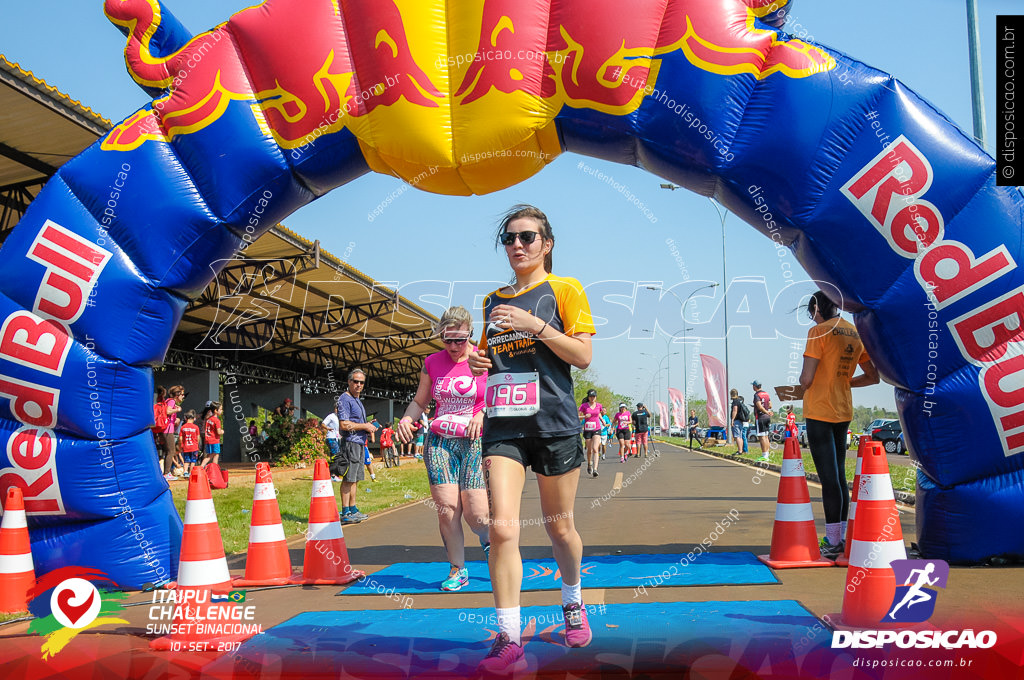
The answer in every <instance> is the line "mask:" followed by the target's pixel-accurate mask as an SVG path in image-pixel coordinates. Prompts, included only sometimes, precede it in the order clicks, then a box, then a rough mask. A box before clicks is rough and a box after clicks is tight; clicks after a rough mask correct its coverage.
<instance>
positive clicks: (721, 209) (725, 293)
mask: <svg viewBox="0 0 1024 680" xmlns="http://www.w3.org/2000/svg"><path fill="white" fill-rule="evenodd" d="M708 200H709V201H711V205H713V206H715V212H717V213H718V217H719V219H720V220H721V221H722V285H723V286H725V288H723V289H722V307H723V308H724V309H725V389H726V390H727V391H728V389H729V279H728V278H726V266H725V252H726V249H725V218H726V217H728V216H729V211H728V210H726V208H725V206H723V205H722V204H721V203H719V202H718V201H716V200H715V199H713V198H710V197H709V198H708Z"/></svg>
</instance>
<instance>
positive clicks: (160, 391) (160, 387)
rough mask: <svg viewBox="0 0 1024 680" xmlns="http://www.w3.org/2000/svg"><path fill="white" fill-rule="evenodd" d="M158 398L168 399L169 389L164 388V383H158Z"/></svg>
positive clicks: (161, 399) (158, 399)
mask: <svg viewBox="0 0 1024 680" xmlns="http://www.w3.org/2000/svg"><path fill="white" fill-rule="evenodd" d="M156 400H157V401H158V402H159V401H167V390H165V389H164V386H163V385H157V388H156Z"/></svg>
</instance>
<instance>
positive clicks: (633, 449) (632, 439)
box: [629, 437, 636, 456]
mask: <svg viewBox="0 0 1024 680" xmlns="http://www.w3.org/2000/svg"><path fill="white" fill-rule="evenodd" d="M629 455H631V456H635V455H636V437H630V438H629Z"/></svg>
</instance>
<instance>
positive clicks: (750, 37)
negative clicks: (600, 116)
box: [102, 0, 835, 193]
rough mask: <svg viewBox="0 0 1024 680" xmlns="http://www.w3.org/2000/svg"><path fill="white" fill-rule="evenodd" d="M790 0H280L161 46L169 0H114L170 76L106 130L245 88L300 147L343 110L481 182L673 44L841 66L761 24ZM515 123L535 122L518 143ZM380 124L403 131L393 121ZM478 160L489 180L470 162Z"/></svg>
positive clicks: (491, 184) (542, 156)
mask: <svg viewBox="0 0 1024 680" xmlns="http://www.w3.org/2000/svg"><path fill="white" fill-rule="evenodd" d="M789 4H790V3H789V0H775V1H774V2H769V1H768V0H669V2H668V6H667V7H666V6H665V5H664V0H642V1H638V2H635V3H632V4H630V5H629V8H628V11H624V7H623V4H622V2H621V0H588V1H587V2H586V3H584V2H583V1H582V0H563V1H562V2H559V3H551V5H550V6H545V7H543V8H542V9H537V8H536V7H534V6H530V5H528V4H527V3H521V2H510V1H509V0H484V2H483V3H479V4H478V3H466V4H460V5H458V6H456V7H453V8H452V9H451V12H450V16H449V17H448V21H449V23H450V24H451V25H453V26H459V27H462V26H476V27H479V33H478V35H476V37H475V38H474V37H472V34H469V35H467V34H466V32H465V31H464V30H461V31H453V32H451V34H450V35H449V30H450V29H449V27H448V26H446V25H444V24H439V23H438V22H437V21H436V19H435V17H434V16H433V14H431V12H430V8H429V7H424V6H423V3H416V2H413V1H411V0H377V1H375V2H372V3H360V4H358V5H352V6H347V7H346V8H345V9H344V11H343V9H342V6H341V4H340V2H339V0H301V1H300V0H270V1H268V2H266V3H264V4H263V5H260V6H257V7H252V8H249V9H246V10H244V11H242V12H239V13H238V14H236V15H235V16H234V17H232V18H231V20H230V21H228V22H226V23H224V24H222V25H220V26H217V27H216V28H214V29H212V30H210V31H207V32H205V33H202V34H199V35H197V36H195V37H194V38H192V39H191V40H189V41H188V43H187V44H185V45H184V46H182V47H181V48H180V49H178V50H177V51H175V52H173V53H172V54H169V55H167V56H155V55H154V53H153V46H152V44H151V43H152V41H153V37H154V35H155V34H156V32H157V31H158V30H159V27H160V24H161V21H162V17H161V11H162V10H161V6H160V5H159V3H158V2H157V0H106V5H105V11H106V13H107V16H108V17H109V18H110V20H111V21H113V22H114V23H116V24H119V25H121V26H124V27H125V28H126V29H128V31H129V32H130V37H129V41H128V46H127V48H126V50H125V56H126V61H127V63H128V66H129V70H130V72H131V74H132V76H133V78H134V79H135V80H136V81H137V82H139V83H140V84H142V85H144V86H147V87H151V88H159V89H161V90H165V91H166V94H164V95H163V96H161V97H160V98H158V99H156V100H155V101H154V103H153V108H152V109H151V110H146V111H140V112H138V113H136V114H135V115H133V116H132V117H130V118H129V119H127V120H126V121H124V122H123V123H121V124H120V125H118V126H117V127H116V128H115V129H114V130H112V131H111V133H110V134H109V135H108V136H107V138H106V139H105V140H104V141H103V143H102V146H103V148H104V149H107V150H122V151H127V150H131V149H134V148H137V147H138V146H140V145H141V144H143V143H145V142H146V141H157V142H167V141H170V140H172V139H174V137H175V136H177V135H184V134H191V133H194V132H197V131H200V130H203V129H205V128H207V127H209V126H210V125H213V124H214V123H216V122H217V121H219V120H221V119H223V118H224V116H226V115H233V116H237V115H238V111H239V109H234V110H232V109H230V107H231V104H232V102H240V103H244V104H247V106H248V109H249V110H250V111H251V115H252V117H253V119H254V120H255V122H256V124H257V126H258V127H259V130H260V132H261V133H262V134H264V135H266V136H268V137H273V139H274V140H275V141H276V142H277V144H278V145H279V146H280V147H281V148H283V149H291V150H292V156H293V158H298V157H299V153H300V152H301V151H300V150H301V149H302V148H304V147H306V146H307V145H309V144H312V143H313V142H315V140H316V139H317V138H318V137H320V136H322V135H324V134H329V133H332V132H337V131H339V130H341V129H343V128H346V129H349V130H350V131H351V132H352V133H353V134H354V135H355V136H356V138H357V139H359V140H360V143H361V146H362V149H363V153H364V156H365V157H366V160H367V162H368V163H369V164H370V166H371V167H372V168H373V169H375V170H378V171H380V172H386V173H391V174H396V175H399V176H401V177H404V178H406V179H407V180H409V179H410V178H412V177H415V176H417V173H420V172H421V171H422V170H423V168H424V167H427V166H430V167H434V168H439V169H440V172H437V174H436V176H434V173H431V177H430V178H429V179H428V181H427V182H425V183H423V184H422V185H421V188H424V189H428V190H440V191H444V192H445V193H466V191H465V187H466V185H467V184H470V186H471V187H472V190H473V191H475V192H477V193H482V192H485V191H490V190H494V189H496V188H500V186H509V185H510V184H512V183H514V182H516V181H520V180H522V179H524V178H525V177H528V176H530V175H532V174H533V173H535V172H537V171H538V170H540V169H541V168H542V167H544V165H545V164H547V163H548V162H550V161H551V160H552V159H553V158H554V157H555V156H557V155H558V153H560V152H561V147H560V145H559V143H558V138H557V134H556V133H555V132H554V128H553V125H552V121H553V120H554V118H555V116H556V115H557V114H558V112H559V111H560V110H561V109H562V108H563V107H564V106H566V105H568V106H571V107H575V108H589V109H594V110H597V111H601V112H604V113H608V114H612V115H618V116H621V115H628V114H630V113H632V112H634V111H636V110H637V109H638V108H639V107H640V105H641V103H642V102H643V100H644V98H645V97H648V96H650V95H651V92H652V89H653V88H654V84H655V83H656V81H657V79H658V75H659V72H660V69H661V68H662V63H663V59H664V57H665V56H666V55H668V54H672V53H675V52H679V51H681V52H683V53H684V54H685V55H686V58H687V59H688V60H689V61H690V62H691V63H692V64H694V65H696V66H697V67H699V68H701V69H704V70H707V71H710V72H713V73H718V74H722V75H737V74H744V73H746V74H752V75H754V76H756V77H758V78H765V77H768V76H769V75H772V74H775V73H778V74H781V75H784V76H788V77H793V78H802V77H806V76H809V75H813V74H815V73H820V72H822V71H825V70H828V69H831V68H834V66H835V61H834V60H833V59H832V58H831V57H830V56H829V55H828V54H827V53H825V52H823V51H822V50H820V49H818V48H815V47H812V46H811V45H809V44H807V43H804V42H802V41H800V40H780V39H779V35H778V33H777V32H775V31H772V30H766V29H763V28H757V27H755V20H756V19H758V18H761V19H764V20H765V21H776V22H777V21H778V20H780V19H779V17H780V16H781V15H782V13H783V12H784V11H785V9H786V8H788V6H789ZM357 9H358V11H359V16H351V15H352V14H353V13H354V12H355V11H356V10H357ZM409 27H415V30H409ZM738 28H739V29H741V30H738ZM470 41H472V42H470ZM439 54H440V55H443V56H437V55H439ZM243 115H247V114H243ZM453 121H455V124H453ZM510 121H511V123H510ZM432 123H433V124H432ZM510 124H513V125H515V126H517V127H518V128H519V129H521V130H523V131H524V134H522V135H520V137H519V141H518V142H515V141H513V142H512V143H511V146H510V143H509V141H508V129H509V126H510ZM383 128H398V129H401V130H403V135H402V136H398V135H390V136H389V135H381V134H380V130H381V129H383ZM403 136H404V140H403V139H401V137H403ZM456 137H458V139H456ZM396 138H399V141H395V139H396ZM380 140H384V141H380ZM389 144H390V145H391V146H390V147H389V146H387V145H389ZM496 144H498V146H496ZM410 147H411V148H418V149H421V152H420V155H421V156H422V157H421V158H418V159H417V160H416V161H415V162H409V161H407V160H404V159H405V158H406V157H407V156H408V153H407V152H406V150H407V149H408V148H410ZM456 147H458V149H459V151H460V152H461V154H462V155H461V156H460V157H459V158H456V156H455V153H454V151H455V148H456ZM498 148H500V149H501V150H502V151H503V152H504V153H502V154H497V153H495V152H494V150H495V149H498ZM460 159H461V160H460ZM475 164H479V165H480V166H481V174H482V176H481V177H478V178H476V184H473V183H471V182H467V178H466V177H465V176H462V175H458V174H457V172H458V169H459V167H460V165H475ZM483 175H485V176H483ZM499 175H500V176H501V177H500V179H499V178H498V176H499ZM498 185H500V186H498Z"/></svg>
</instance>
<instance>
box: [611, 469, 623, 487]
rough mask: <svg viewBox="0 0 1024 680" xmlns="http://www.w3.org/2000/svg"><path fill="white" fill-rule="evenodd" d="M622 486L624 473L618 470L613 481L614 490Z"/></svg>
mask: <svg viewBox="0 0 1024 680" xmlns="http://www.w3.org/2000/svg"><path fill="white" fill-rule="evenodd" d="M621 488H622V473H621V472H616V473H615V481H614V482H612V491H618V490H619V489H621Z"/></svg>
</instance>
